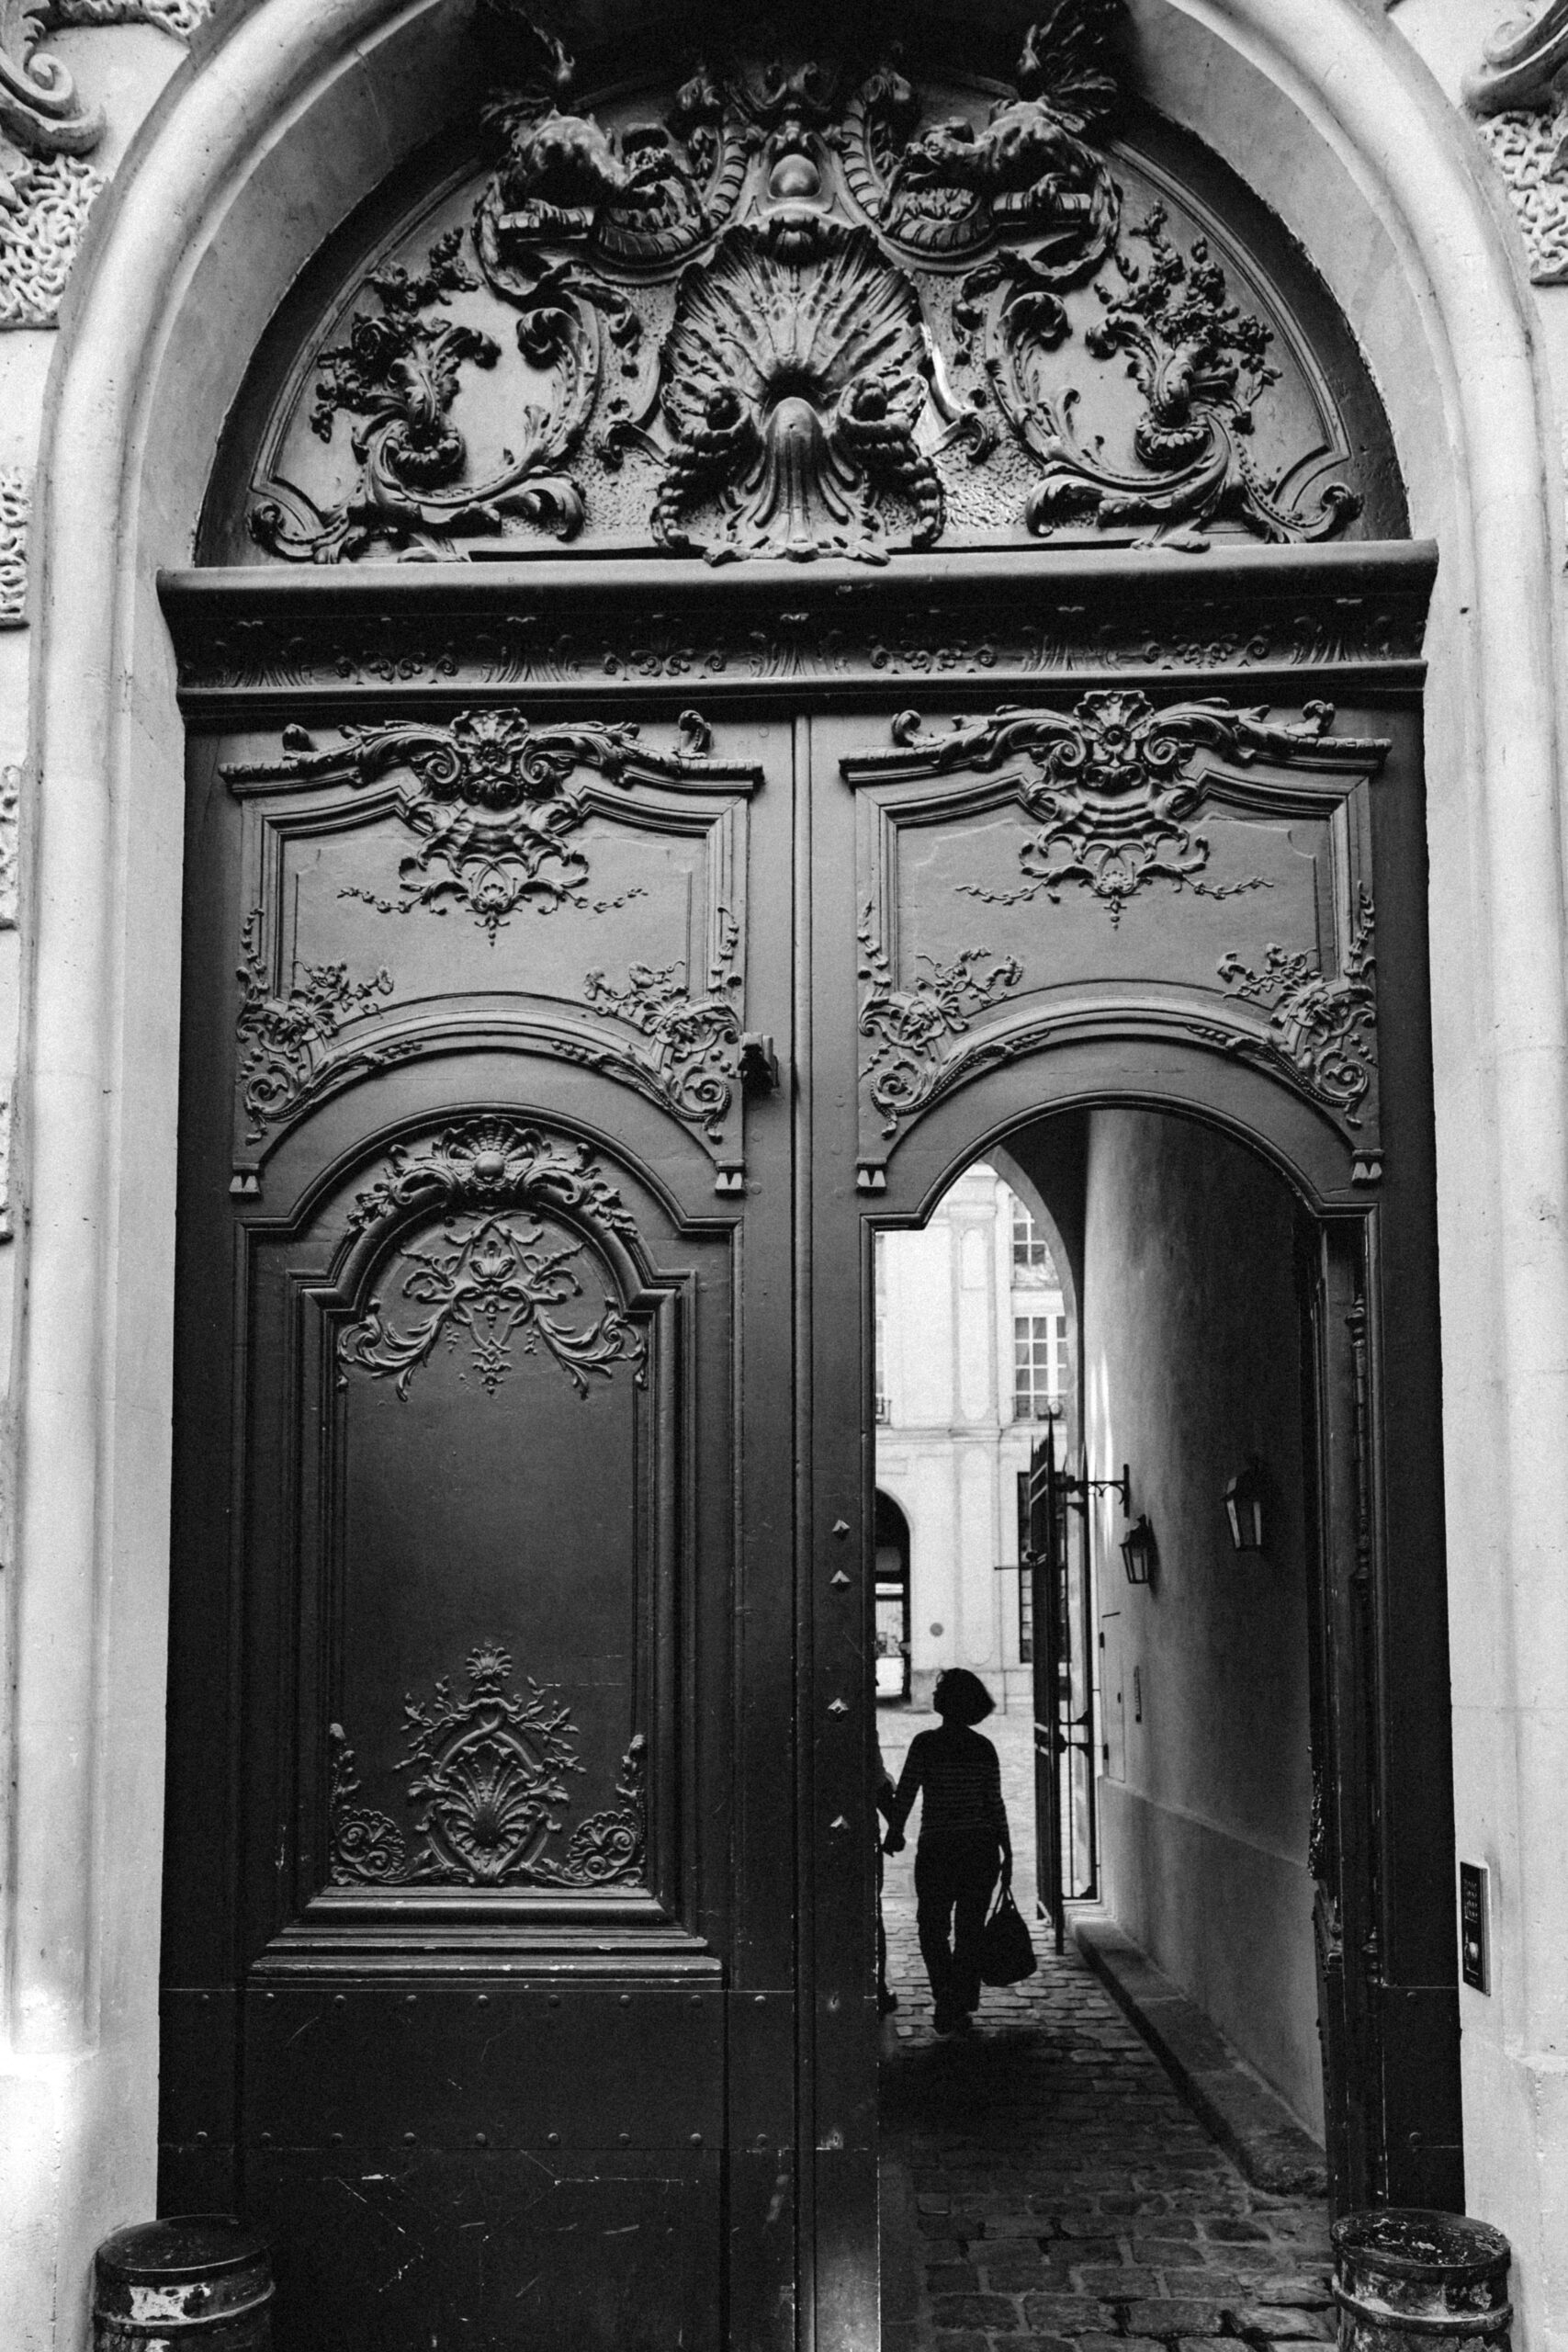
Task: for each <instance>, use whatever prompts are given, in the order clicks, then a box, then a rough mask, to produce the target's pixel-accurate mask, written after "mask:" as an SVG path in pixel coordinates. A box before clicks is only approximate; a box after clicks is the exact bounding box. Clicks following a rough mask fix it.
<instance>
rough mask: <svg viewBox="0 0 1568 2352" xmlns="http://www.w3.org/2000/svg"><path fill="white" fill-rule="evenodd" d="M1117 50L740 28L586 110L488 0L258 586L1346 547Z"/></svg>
mask: <svg viewBox="0 0 1568 2352" xmlns="http://www.w3.org/2000/svg"><path fill="white" fill-rule="evenodd" d="M864 21H866V22H867V23H868V24H869V23H870V22H871V19H870V18H867V19H865V20H864ZM1122 33H1123V8H1122V0H1054V4H1053V5H1050V6H1046V7H1044V9H1043V13H1042V15H1041V16H1040V17H1039V19H1038V20H1037V21H1036V22H1035V23H1034V24H1033V25H1032V27H1031V28H1029V30H1028V32H1027V33H1026V34H1025V36H1024V37H1023V39H1022V41H1021V44H1020V43H1019V42H1018V41H1017V40H1016V37H1014V39H1013V40H1011V41H1010V43H1007V44H1004V45H1003V46H1002V47H1000V48H998V49H997V50H996V51H995V54H994V56H993V55H992V54H990V52H989V51H988V50H987V40H986V37H984V36H980V35H978V34H976V35H974V36H973V37H971V36H969V35H966V36H965V37H964V40H963V42H962V44H961V49H962V54H960V45H959V44H958V43H956V41H955V39H954V37H953V36H952V35H948V36H946V37H940V36H937V35H935V34H925V35H921V36H919V37H916V36H913V35H911V36H910V37H909V39H908V40H894V39H892V38H887V39H883V38H881V37H879V36H876V35H874V34H872V33H869V32H868V33H867V34H866V35H865V36H864V37H863V38H862V39H860V40H856V39H855V38H854V37H853V35H846V34H845V32H844V29H843V28H837V30H836V31H832V32H829V33H825V34H823V35H822V36H821V37H819V38H813V37H812V36H811V35H810V32H809V30H807V32H806V33H804V34H797V35H796V37H795V38H793V39H792V38H791V37H790V35H789V34H788V32H787V31H784V30H783V29H781V28H779V27H777V26H774V27H769V26H766V25H763V26H757V27H752V28H750V29H748V28H746V27H745V26H744V23H743V21H740V22H738V23H737V25H736V28H734V29H733V30H732V31H730V32H729V33H728V36H727V37H720V38H719V39H718V40H712V41H709V42H708V43H707V44H706V45H705V46H692V45H689V44H688V45H687V46H686V47H685V49H684V50H683V51H682V45H681V44H680V43H679V42H678V41H672V40H670V39H668V38H667V39H666V40H665V41H664V43H663V51H664V53H663V55H662V56H661V57H660V58H658V60H657V62H655V60H654V59H652V58H651V57H650V59H649V64H648V66H647V68H646V70H645V71H644V73H643V74H642V76H641V78H640V80H639V78H638V77H637V74H636V73H635V72H634V73H632V74H629V75H628V73H627V64H626V59H625V57H624V56H622V55H617V57H616V59H615V62H614V82H615V87H614V88H613V89H612V90H611V91H610V92H609V93H608V94H607V95H605V96H596V95H595V91H594V83H595V79H596V78H597V79H599V80H600V81H601V82H603V81H604V80H605V79H608V78H609V75H610V69H609V65H608V63H607V62H606V64H605V65H604V67H601V66H600V64H599V63H598V62H596V61H593V60H585V61H584V62H583V63H582V64H581V66H580V65H579V63H578V62H577V61H576V60H575V59H574V58H572V57H571V56H570V54H569V53H568V51H566V50H565V49H564V48H563V47H562V46H561V44H560V43H559V42H558V41H557V40H554V39H548V38H547V37H546V36H544V35H543V34H542V33H540V32H539V31H537V30H536V28H534V27H533V25H532V24H531V23H530V22H529V20H528V18H527V17H526V16H525V14H524V13H523V11H522V10H521V8H520V7H519V6H516V5H515V0H491V5H489V6H487V7H485V8H483V9H481V11H480V15H479V38H480V40H481V41H482V43H483V48H484V69H485V72H486V74H487V75H488V77H489V84H490V96H489V98H488V100H487V102H486V103H485V104H484V106H483V107H482V110H481V112H482V119H481V120H480V121H479V122H478V123H476V124H475V126H474V131H475V138H476V141H478V144H479V157H478V160H477V162H476V164H475V165H474V167H473V168H472V169H471V170H470V171H469V172H468V173H467V174H462V173H459V174H458V175H457V177H456V178H455V179H449V180H448V181H447V183H446V186H445V187H443V189H442V190H441V191H440V193H439V194H438V195H437V196H436V197H435V198H434V200H432V199H430V198H425V199H424V200H423V202H421V203H420V204H419V205H417V206H416V208H415V210H414V213H413V215H412V217H411V216H405V222H404V226H403V227H402V228H401V229H400V231H399V232H398V233H397V234H396V235H394V236H393V237H392V238H391V239H390V240H389V243H387V244H386V245H385V246H384V247H383V248H382V250H381V252H380V254H379V255H378V258H377V260H376V262H375V264H374V266H373V267H371V268H370V269H369V271H368V272H367V273H366V274H364V275H363V277H360V278H359V279H358V280H357V281H356V282H355V284H354V285H353V286H352V288H351V289H350V291H349V293H348V295H347V297H346V298H345V299H342V300H340V302H339V305H338V307H337V309H336V311H335V312H333V313H332V314H331V315H330V316H329V317H327V318H326V319H324V320H321V322H320V323H319V325H318V328H317V330H316V332H315V333H314V334H313V335H311V336H310V338H309V339H308V341H307V345H306V347H305V349H304V350H303V351H302V352H301V353H300V354H299V356H298V357H297V360H296V365H295V368H294V371H293V375H292V378H291V379H290V389H289V390H288V393H287V395H286V397H285V400H284V401H283V403H282V406H281V407H280V408H279V409H278V410H277V411H276V413H275V414H274V416H273V418H272V421H271V424H270V425H269V426H268V428H267V430H266V433H265V436H264V448H263V454H262V458H261V461H260V464H259V466H258V467H256V468H255V469H254V471H253V475H252V482H251V492H250V495H249V499H248V503H247V506H246V509H245V513H244V516H243V527H244V530H245V532H246V533H248V536H249V541H250V554H251V560H254V558H255V555H256V552H257V551H258V550H259V551H260V552H261V554H263V555H264V556H265V557H269V558H273V559H280V560H284V561H288V562H310V563H328V564H332V563H341V562H344V561H353V560H355V559H358V558H362V557H380V558H385V557H386V556H388V555H389V554H390V555H407V556H412V557H423V558H429V557H430V556H432V555H435V556H441V557H446V558H453V557H461V556H464V555H467V554H479V553H485V552H491V553H493V552H501V551H504V552H507V553H512V554H519V553H526V552H529V551H530V550H535V551H541V550H548V549H549V548H550V547H551V545H552V542H555V541H571V542H575V543H577V544H580V545H582V546H592V547H595V548H602V549H621V550H626V551H636V550H637V549H639V548H643V549H646V548H649V546H650V545H651V546H652V547H656V548H661V549H663V550H666V551H669V552H672V553H678V554H683V555H699V556H702V557H704V558H705V559H706V560H708V561H709V562H713V563H719V562H730V561H738V560H747V559H752V558H757V557H778V558H784V559H789V560H796V561H807V560H812V559H815V558H819V557H823V556H839V557H843V558H850V559H852V560H860V561H863V562H867V563H881V562H884V561H886V560H887V559H888V557H889V556H891V555H895V554H897V553H898V552H900V551H911V550H919V549H922V548H931V547H934V546H937V545H939V544H940V545H942V546H944V547H957V546H962V545H966V544H967V545H983V544H986V543H987V542H996V541H998V540H999V541H1002V542H1006V541H1009V540H1013V541H1022V540H1026V539H1028V538H1029V537H1049V538H1054V539H1061V538H1068V539H1077V540H1080V541H1081V540H1083V539H1086V538H1087V539H1089V540H1100V541H1103V540H1107V539H1122V540H1126V539H1128V538H1133V539H1139V538H1143V537H1155V538H1158V539H1162V540H1175V541H1177V542H1178V543H1192V542H1199V543H1201V542H1202V541H1203V540H1205V539H1206V538H1207V537H1210V536H1211V535H1213V534H1215V533H1221V534H1240V535H1250V536H1251V537H1256V538H1258V539H1262V540H1271V541H1304V540H1314V539H1324V538H1329V537H1335V536H1337V535H1342V534H1344V533H1346V532H1347V531H1354V530H1357V529H1359V528H1360V527H1363V525H1362V523H1361V522H1359V519H1358V518H1360V517H1362V514H1363V506H1364V503H1365V491H1364V487H1363V485H1362V483H1361V482H1360V481H1359V479H1358V467H1357V463H1356V461H1355V459H1354V458H1352V455H1351V449H1352V445H1353V443H1354V442H1355V440H1356V438H1357V436H1356V435H1353V434H1351V433H1350V432H1348V431H1347V430H1346V428H1345V427H1344V426H1343V424H1341V421H1340V419H1339V417H1338V415H1337V411H1336V407H1335V402H1334V399H1333V397H1332V396H1331V394H1330V392H1329V390H1328V389H1327V387H1326V384H1325V380H1324V379H1323V377H1322V374H1321V371H1320V370H1319V369H1318V368H1317V367H1316V365H1315V363H1314V360H1313V359H1312V357H1311V356H1310V355H1309V354H1308V353H1307V351H1306V349H1305V346H1304V345H1303V343H1302V341H1301V337H1300V334H1299V332H1298V330H1297V329H1296V327H1295V326H1294V325H1293V324H1292V322H1291V321H1290V319H1289V317H1288V315H1287V314H1286V313H1285V311H1282V310H1280V308H1279V306H1278V305H1277V304H1273V303H1271V302H1270V300H1269V297H1268V296H1267V294H1266V292H1265V290H1264V288H1263V285H1262V282H1261V278H1260V277H1259V275H1258V271H1257V269H1256V267H1255V266H1254V265H1253V264H1251V263H1250V262H1249V261H1248V260H1247V256H1246V255H1245V254H1244V253H1243V252H1242V251H1241V249H1240V248H1239V246H1235V245H1234V244H1232V243H1231V242H1230V241H1229V240H1228V238H1227V237H1226V236H1225V235H1224V232H1222V231H1221V229H1220V227H1219V224H1218V223H1217V222H1216V221H1215V220H1212V219H1210V218H1208V217H1207V216H1206V214H1205V213H1204V212H1203V211H1201V209H1199V208H1198V206H1197V205H1196V204H1195V203H1194V202H1193V201H1191V200H1190V199H1189V198H1184V197H1183V196H1182V194H1181V192H1180V191H1179V188H1178V187H1176V186H1175V185H1174V184H1173V182H1172V180H1171V176H1170V174H1169V172H1168V170H1167V169H1166V168H1164V167H1163V166H1162V165H1160V164H1158V163H1157V162H1156V161H1154V160H1153V159H1152V158H1151V157H1149V156H1145V155H1144V154H1142V153H1140V152H1139V150H1138V149H1137V148H1136V147H1135V146H1134V144H1133V143H1131V134H1130V128H1129V125H1130V118H1131V116H1132V114H1133V112H1134V110H1135V96H1134V93H1133V92H1132V91H1131V90H1130V88H1129V86H1128V69H1127V66H1126V63H1125V60H1124V51H1123V45H1122ZM944 39H945V46H944V45H943V40H944ZM976 64H982V65H984V66H985V67H986V68H987V69H988V70H987V72H986V73H985V74H980V73H976V71H975V70H973V69H974V67H975V66H976ZM1140 119H1142V118H1140ZM247 429H254V428H247ZM1384 519H1385V520H1386V518H1384ZM231 527H232V518H223V520H222V521H221V522H220V526H219V528H220V535H221V532H222V531H223V530H224V529H230V528H231ZM238 552H239V550H238V548H237V547H236V546H232V545H231V546H228V547H226V548H221V549H220V555H223V554H226V555H228V556H230V557H232V556H234V555H235V554H237V553H238Z"/></svg>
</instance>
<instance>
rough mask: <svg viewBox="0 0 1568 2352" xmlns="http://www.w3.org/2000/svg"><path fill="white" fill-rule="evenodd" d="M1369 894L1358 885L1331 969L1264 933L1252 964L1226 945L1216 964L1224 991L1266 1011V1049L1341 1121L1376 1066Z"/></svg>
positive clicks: (1356, 1108) (1362, 1095)
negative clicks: (1350, 925) (1352, 921)
mask: <svg viewBox="0 0 1568 2352" xmlns="http://www.w3.org/2000/svg"><path fill="white" fill-rule="evenodd" d="M1372 914H1373V910H1372V902H1371V899H1370V898H1369V897H1368V896H1367V893H1366V892H1365V890H1363V891H1362V892H1361V893H1360V895H1359V900H1358V903H1357V910H1356V928H1355V931H1354V932H1353V933H1352V934H1351V938H1350V943H1349V946H1348V951H1347V953H1346V955H1345V956H1344V958H1343V961H1342V963H1341V965H1340V968H1339V970H1338V971H1337V972H1336V973H1332V974H1325V972H1324V970H1323V969H1322V967H1321V965H1320V964H1319V962H1318V960H1317V958H1316V956H1313V955H1309V954H1306V953H1303V952H1302V951H1300V950H1295V951H1292V950H1291V949H1289V948H1285V947H1280V946H1279V945H1277V944H1275V943H1274V942H1272V941H1270V942H1269V944H1268V946H1266V947H1265V949H1264V951H1263V966H1262V969H1261V970H1257V969H1255V968H1254V967H1251V966H1250V965H1245V964H1243V962H1242V960H1241V958H1240V956H1238V955H1236V954H1235V951H1234V950H1233V951H1232V952H1231V953H1230V954H1228V955H1227V956H1224V959H1223V961H1222V962H1221V964H1220V967H1219V977H1220V978H1221V979H1222V980H1223V981H1224V985H1225V994H1226V995H1227V996H1232V997H1235V998H1237V999H1239V1000H1241V1001H1244V1002H1246V1003H1248V1004H1254V1005H1257V1006H1258V1008H1259V1010H1260V1011H1261V1012H1263V1013H1264V1014H1265V1015H1266V1018H1267V1023H1268V1040H1267V1047H1266V1051H1267V1053H1268V1055H1269V1057H1272V1058H1275V1059H1277V1060H1279V1061H1280V1062H1283V1063H1284V1064H1285V1065H1286V1067H1287V1068H1288V1069H1290V1070H1291V1071H1292V1073H1293V1074H1294V1076H1295V1077H1296V1078H1298V1079H1299V1080H1300V1081H1301V1083H1302V1084H1303V1086H1304V1087H1305V1089H1306V1091H1307V1092H1308V1093H1309V1094H1310V1095H1311V1096H1312V1098H1313V1100H1314V1103H1322V1104H1323V1105H1324V1107H1325V1109H1326V1110H1330V1111H1334V1112H1337V1114H1338V1115H1339V1117H1340V1118H1342V1119H1343V1120H1344V1122H1345V1125H1347V1126H1348V1127H1359V1125H1360V1124H1361V1104H1362V1103H1364V1101H1365V1100H1366V1097H1367V1095H1368V1093H1369V1091H1371V1082H1372V1074H1373V1072H1374V1070H1375V1069H1376V1067H1377V992H1376V989H1375V986H1374V982H1373V975H1374V972H1375V969H1376V965H1377V958H1376V956H1374V954H1373V952H1372Z"/></svg>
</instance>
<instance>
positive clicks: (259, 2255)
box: [93, 2213, 273, 2352]
mask: <svg viewBox="0 0 1568 2352" xmlns="http://www.w3.org/2000/svg"><path fill="white" fill-rule="evenodd" d="M93 2274H94V2295H93V2352H271V2345H272V2294H273V2284H272V2256H271V2250H270V2248H269V2247H268V2245H267V2241H266V2239H265V2237H264V2236H263V2234H262V2233H261V2232H260V2231H259V2230H251V2229H247V2228H246V2227H245V2225H244V2223H243V2222H236V2221H235V2220H234V2219H233V2218H232V2217H231V2215H229V2214H226V2213H186V2214H182V2215H180V2216H179V2217H178V2218H177V2219H175V2220H174V2221H168V2222H141V2223H139V2224H138V2225H137V2226H136V2227H135V2228H134V2229H129V2230H117V2231H116V2232H115V2234H114V2236H113V2237H112V2238H106V2239H105V2240H104V2243H103V2245H101V2246H100V2247H99V2248H98V2251H97V2254H96V2257H95V2260H94V2264H93Z"/></svg>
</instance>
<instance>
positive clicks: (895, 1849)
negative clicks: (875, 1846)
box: [882, 1829, 904, 1854]
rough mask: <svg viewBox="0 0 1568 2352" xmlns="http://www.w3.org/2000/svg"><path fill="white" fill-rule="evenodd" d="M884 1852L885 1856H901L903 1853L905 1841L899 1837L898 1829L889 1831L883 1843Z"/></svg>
mask: <svg viewBox="0 0 1568 2352" xmlns="http://www.w3.org/2000/svg"><path fill="white" fill-rule="evenodd" d="M882 1850H883V1852H884V1853H885V1854H901V1853H902V1852H903V1850H904V1840H903V1838H901V1837H900V1836H899V1834H898V1832H897V1829H890V1830H889V1831H888V1833H887V1835H886V1838H884V1839H883V1841H882Z"/></svg>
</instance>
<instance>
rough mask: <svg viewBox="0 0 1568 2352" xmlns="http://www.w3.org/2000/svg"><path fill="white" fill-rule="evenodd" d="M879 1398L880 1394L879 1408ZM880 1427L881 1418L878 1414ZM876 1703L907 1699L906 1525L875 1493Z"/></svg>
mask: <svg viewBox="0 0 1568 2352" xmlns="http://www.w3.org/2000/svg"><path fill="white" fill-rule="evenodd" d="M880 1403H881V1395H880V1391H879V1395H878V1405H879V1407H880ZM877 1419H878V1422H879V1423H880V1421H881V1419H882V1414H881V1411H880V1409H879V1410H878V1414H877ZM874 1544H875V1546H876V1669H875V1672H876V1703H877V1705H878V1706H879V1707H881V1706H896V1705H898V1704H900V1703H901V1702H903V1701H904V1700H906V1699H908V1696H909V1622H910V1621H909V1522H908V1520H907V1519H906V1518H905V1516H904V1514H903V1512H902V1511H901V1510H899V1508H898V1505H897V1503H896V1502H895V1501H894V1499H893V1498H892V1496H891V1495H885V1494H884V1493H883V1491H882V1489H881V1487H878V1488H877V1490H876V1523H875V1529H874Z"/></svg>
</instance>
